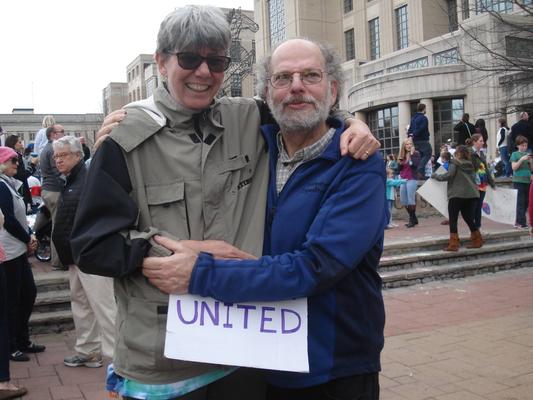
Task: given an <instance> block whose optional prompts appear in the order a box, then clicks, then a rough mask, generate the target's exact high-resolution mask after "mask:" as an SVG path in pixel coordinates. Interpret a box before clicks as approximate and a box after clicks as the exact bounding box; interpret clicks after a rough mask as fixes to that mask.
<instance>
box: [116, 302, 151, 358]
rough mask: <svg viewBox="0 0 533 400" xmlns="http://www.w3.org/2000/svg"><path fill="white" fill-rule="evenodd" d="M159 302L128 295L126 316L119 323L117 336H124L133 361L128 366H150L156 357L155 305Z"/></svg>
mask: <svg viewBox="0 0 533 400" xmlns="http://www.w3.org/2000/svg"><path fill="white" fill-rule="evenodd" d="M158 304H159V303H157V302H150V301H148V300H147V299H143V298H136V297H130V298H129V299H128V305H127V316H126V318H124V321H123V323H122V324H120V329H119V330H120V332H119V336H120V337H123V338H124V345H125V346H126V348H127V350H128V358H129V359H131V360H132V361H133V362H132V363H130V365H129V367H133V368H137V367H141V368H146V369H148V368H150V367H153V366H154V363H155V358H156V354H155V352H156V347H157V336H156V335H155V334H154V333H155V332H156V331H154V328H155V327H156V326H157V323H158V318H157V312H156V310H157V306H158Z"/></svg>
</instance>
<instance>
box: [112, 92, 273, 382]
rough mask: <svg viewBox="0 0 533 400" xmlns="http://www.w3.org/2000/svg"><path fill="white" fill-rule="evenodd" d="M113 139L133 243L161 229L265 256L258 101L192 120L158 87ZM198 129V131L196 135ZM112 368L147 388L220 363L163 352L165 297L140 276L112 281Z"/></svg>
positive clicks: (217, 106) (222, 104)
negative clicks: (130, 206)
mask: <svg viewBox="0 0 533 400" xmlns="http://www.w3.org/2000/svg"><path fill="white" fill-rule="evenodd" d="M127 112H128V117H127V118H126V120H125V121H124V122H123V123H121V124H120V125H119V127H117V128H116V129H115V130H114V131H113V133H112V134H111V138H112V140H114V141H115V142H116V143H117V144H118V145H119V146H120V147H121V149H122V150H123V154H124V157H125V160H126V163H127V170H128V173H129V179H130V181H131V185H132V191H131V197H132V198H133V200H134V202H135V203H136V205H137V207H138V210H139V214H138V223H137V226H136V229H135V230H132V231H129V232H124V235H126V236H127V237H129V238H130V239H134V238H136V237H142V236H143V235H145V236H146V234H144V233H142V232H143V231H145V230H147V229H150V228H156V229H155V230H154V229H152V231H151V233H150V234H148V236H149V235H151V234H152V233H153V232H154V231H166V232H169V233H170V234H171V235H174V236H175V237H177V238H180V239H195V240H202V239H220V240H225V241H227V242H229V243H231V244H233V245H235V246H237V247H239V248H241V249H243V250H244V251H247V252H250V253H252V254H255V255H261V252H262V243H263V231H264V222H265V209H266V192H267V186H268V154H267V152H266V145H265V142H264V140H263V138H262V136H261V134H260V132H259V125H260V115H259V111H258V108H257V105H256V103H255V101H254V100H251V99H242V98H231V99H230V98H222V99H219V100H216V101H215V102H214V103H213V104H212V106H211V107H210V108H209V109H208V110H206V111H204V112H203V113H201V114H200V115H197V116H193V114H192V112H190V111H189V110H185V109H183V108H180V107H179V106H178V105H177V104H176V103H175V102H174V101H173V99H172V98H171V97H170V95H169V94H168V92H167V91H166V90H165V89H164V88H159V89H157V91H156V93H155V94H154V96H153V98H150V99H148V100H146V101H143V102H138V103H133V104H131V105H130V106H129V107H127ZM199 132H201V134H198V133H199ZM115 294H116V298H117V304H118V314H117V324H116V326H117V327H118V336H117V340H116V348H115V359H114V366H115V369H116V371H117V373H118V374H119V375H121V376H124V377H127V378H131V379H134V380H138V381H141V382H144V383H153V384H161V383H171V382H177V381H180V380H183V379H187V378H190V377H193V376H197V375H199V374H202V373H205V372H208V371H210V370H213V369H217V368H218V369H220V368H225V367H220V366H214V365H206V364H200V363H192V362H185V361H178V360H170V359H167V358H165V357H164V356H163V347H164V339H165V329H166V319H167V318H166V317H167V315H166V314H167V313H166V308H167V305H168V295H166V294H165V293H163V292H161V291H159V290H158V289H156V288H155V287H154V286H152V285H151V284H150V283H148V281H147V279H146V278H145V277H144V276H143V275H142V274H141V273H140V272H135V273H133V274H129V275H127V276H125V277H122V278H117V279H116V280H115Z"/></svg>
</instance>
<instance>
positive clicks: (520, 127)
mask: <svg viewBox="0 0 533 400" xmlns="http://www.w3.org/2000/svg"><path fill="white" fill-rule="evenodd" d="M518 136H524V137H525V138H526V139H527V141H528V147H527V148H528V150H529V152H533V125H532V124H531V122H530V121H529V114H528V113H527V112H525V111H524V112H522V113H520V120H519V121H518V122H517V123H516V124H514V125H513V126H511V133H510V143H512V145H513V149H512V150H511V149H509V153H512V152H513V151H516V149H517V147H516V144H515V141H516V138H517V137H518Z"/></svg>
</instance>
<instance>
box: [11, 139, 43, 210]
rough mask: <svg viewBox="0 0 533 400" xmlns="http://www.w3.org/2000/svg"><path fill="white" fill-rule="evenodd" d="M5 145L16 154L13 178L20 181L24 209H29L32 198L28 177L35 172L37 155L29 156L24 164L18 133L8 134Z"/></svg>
mask: <svg viewBox="0 0 533 400" xmlns="http://www.w3.org/2000/svg"><path fill="white" fill-rule="evenodd" d="M6 146H7V147H11V148H12V149H13V150H15V151H16V152H17V154H18V160H19V162H18V167H17V174H16V175H15V179H18V180H19V181H21V182H22V197H23V199H24V203H25V204H26V210H28V209H31V205H32V198H31V193H30V188H29V186H28V178H29V177H30V176H31V175H33V174H34V173H35V169H36V168H37V167H36V165H37V164H38V163H39V159H38V158H37V157H31V158H30V162H29V163H28V164H26V162H25V161H24V156H23V153H24V143H23V141H22V139H21V138H20V137H18V135H10V136H8V137H7V139H6Z"/></svg>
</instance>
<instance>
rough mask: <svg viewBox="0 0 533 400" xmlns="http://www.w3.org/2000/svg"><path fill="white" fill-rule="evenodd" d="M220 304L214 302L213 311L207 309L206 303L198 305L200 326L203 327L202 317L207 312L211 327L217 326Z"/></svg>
mask: <svg viewBox="0 0 533 400" xmlns="http://www.w3.org/2000/svg"><path fill="white" fill-rule="evenodd" d="M219 305H220V303H219V302H218V301H215V310H214V311H211V309H210V308H209V304H207V302H205V301H202V303H201V305H200V326H203V325H204V315H205V313H206V312H207V314H208V315H209V318H211V322H212V323H213V326H218V309H219Z"/></svg>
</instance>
